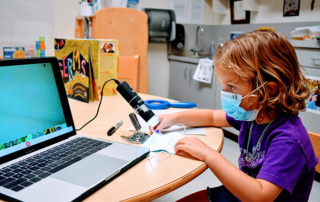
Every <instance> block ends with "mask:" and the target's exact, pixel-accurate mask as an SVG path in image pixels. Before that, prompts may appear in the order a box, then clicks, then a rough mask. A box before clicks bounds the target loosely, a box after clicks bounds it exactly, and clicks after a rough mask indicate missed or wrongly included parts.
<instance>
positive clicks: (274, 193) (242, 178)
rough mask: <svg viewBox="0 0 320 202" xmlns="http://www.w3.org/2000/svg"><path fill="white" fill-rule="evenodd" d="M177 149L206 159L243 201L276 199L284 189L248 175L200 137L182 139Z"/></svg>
mask: <svg viewBox="0 0 320 202" xmlns="http://www.w3.org/2000/svg"><path fill="white" fill-rule="evenodd" d="M175 151H176V153H177V154H178V155H179V151H183V152H187V153H189V154H190V155H192V156H194V157H195V158H197V159H200V160H202V161H205V162H206V164H207V165H208V167H209V168H210V170H211V171H212V172H213V173H214V174H215V176H217V178H218V179H219V180H220V181H221V183H222V184H223V185H224V186H225V187H226V188H227V189H228V190H229V191H230V192H231V193H232V194H233V195H235V196H236V197H237V198H238V199H240V200H241V201H274V200H275V199H276V198H277V197H278V196H279V194H280V193H281V191H282V190H283V188H281V187H279V186H277V185H275V184H273V183H271V182H268V181H266V180H263V179H255V178H252V177H250V176H248V175H247V174H245V173H244V172H242V171H241V170H239V169H238V168H237V167H235V166H234V165H233V164H231V163H230V162H229V161H228V160H227V159H225V158H224V157H223V156H222V155H221V154H220V153H219V152H217V151H215V150H213V149H212V148H211V147H209V146H207V145H206V144H205V143H203V142H202V141H200V140H199V139H198V138H195V137H187V138H182V139H180V140H179V141H178V142H177V144H176V146H175ZM183 152H182V153H183Z"/></svg>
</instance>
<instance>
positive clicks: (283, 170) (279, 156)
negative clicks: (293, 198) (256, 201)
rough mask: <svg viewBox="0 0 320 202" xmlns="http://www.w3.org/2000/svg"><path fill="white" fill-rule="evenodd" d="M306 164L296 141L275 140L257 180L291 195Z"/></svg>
mask: <svg viewBox="0 0 320 202" xmlns="http://www.w3.org/2000/svg"><path fill="white" fill-rule="evenodd" d="M306 163H307V161H306V158H305V156H304V154H303V152H302V149H301V148H300V146H299V144H298V143H297V142H296V141H293V140H287V139H285V140H277V141H276V142H273V143H271V144H270V146H269V148H268V151H267V153H266V156H265V161H264V163H263V165H262V167H261V169H260V171H259V173H258V176H257V178H260V179H264V180H267V181H269V182H271V183H273V184H276V185H278V186H279V187H282V188H283V189H285V190H287V191H289V192H290V193H291V194H292V192H293V190H294V187H295V186H296V184H297V182H298V180H299V178H300V176H301V175H302V172H303V169H304V167H305V166H306Z"/></svg>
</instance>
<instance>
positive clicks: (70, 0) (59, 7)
mask: <svg viewBox="0 0 320 202" xmlns="http://www.w3.org/2000/svg"><path fill="white" fill-rule="evenodd" d="M55 1H56V5H55V16H54V30H53V37H55V38H74V32H75V25H76V17H77V16H78V15H80V4H79V1H77V0H55ZM52 51H53V50H52ZM52 55H54V52H52Z"/></svg>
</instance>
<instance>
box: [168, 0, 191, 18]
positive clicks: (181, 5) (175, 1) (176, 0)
mask: <svg viewBox="0 0 320 202" xmlns="http://www.w3.org/2000/svg"><path fill="white" fill-rule="evenodd" d="M187 7H188V1H186V0H172V1H171V9H172V10H173V11H174V13H175V14H176V21H177V22H186V21H187V20H188V18H187V14H188V10H187Z"/></svg>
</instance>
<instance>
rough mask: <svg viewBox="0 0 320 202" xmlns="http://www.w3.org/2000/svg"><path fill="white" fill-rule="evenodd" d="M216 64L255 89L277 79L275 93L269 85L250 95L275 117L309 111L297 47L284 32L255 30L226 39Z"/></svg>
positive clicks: (216, 58) (307, 95)
mask: <svg viewBox="0 0 320 202" xmlns="http://www.w3.org/2000/svg"><path fill="white" fill-rule="evenodd" d="M214 61H215V65H216V67H217V66H218V68H223V69H224V70H225V71H226V72H233V73H236V74H237V75H239V77H240V78H241V79H242V80H243V81H244V82H245V83H247V84H250V86H251V90H253V89H256V88H258V87H259V86H261V85H262V84H263V83H264V82H268V81H274V82H276V83H277V84H278V90H277V92H276V93H275V95H273V96H271V95H270V94H269V93H268V92H269V91H268V88H267V86H266V85H264V86H262V87H261V88H260V89H259V90H257V91H255V92H254V93H252V94H251V95H250V96H252V97H255V98H256V99H258V100H259V107H261V109H260V111H262V112H263V111H264V112H266V113H267V115H268V116H269V117H270V118H271V116H278V115H288V114H289V115H294V114H297V113H298V111H304V110H305V102H304V101H305V99H307V98H308V97H309V91H308V87H307V80H306V78H305V77H304V76H303V74H302V72H301V71H300V64H299V62H298V60H297V55H296V53H295V50H294V48H293V47H292V45H291V44H290V43H289V41H288V40H287V39H286V37H285V36H283V35H282V34H280V33H277V32H271V31H253V32H249V33H246V34H242V35H241V36H239V37H237V38H235V39H233V40H232V41H228V42H226V43H225V44H224V45H223V46H222V47H221V48H220V49H219V50H218V51H217V53H216V55H215V57H214Z"/></svg>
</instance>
